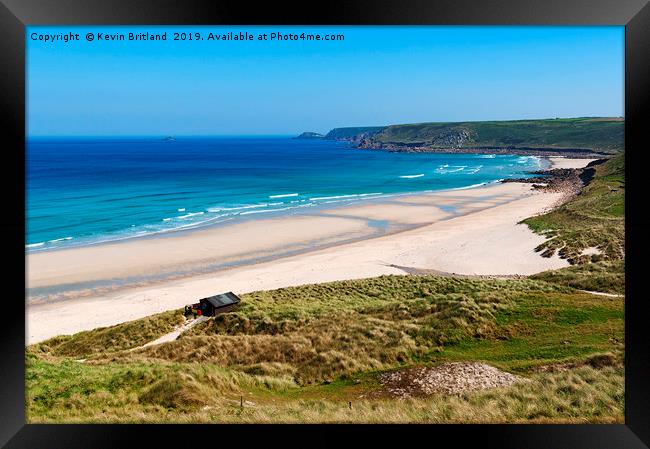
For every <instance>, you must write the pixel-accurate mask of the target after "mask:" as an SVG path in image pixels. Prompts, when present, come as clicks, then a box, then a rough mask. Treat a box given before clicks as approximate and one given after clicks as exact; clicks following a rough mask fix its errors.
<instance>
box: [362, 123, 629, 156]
mask: <svg viewBox="0 0 650 449" xmlns="http://www.w3.org/2000/svg"><path fill="white" fill-rule="evenodd" d="M624 125H625V122H624V121H623V120H622V119H618V118H567V119H549V120H514V121H486V122H455V123H454V122H450V123H442V122H441V123H418V124H408V125H392V126H388V127H387V128H385V129H383V130H382V131H381V132H379V133H377V134H375V135H374V136H373V139H374V140H376V141H378V142H381V143H394V144H424V145H430V146H432V147H434V148H436V147H440V148H444V147H445V146H448V145H449V144H450V139H451V143H456V144H457V145H454V147H455V148H476V147H506V148H569V149H591V150H596V151H603V152H607V153H613V152H618V151H622V150H623V145H624V140H623V132H624ZM454 137H457V138H459V139H458V141H457V142H455V141H454Z"/></svg>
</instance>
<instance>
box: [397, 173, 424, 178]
mask: <svg viewBox="0 0 650 449" xmlns="http://www.w3.org/2000/svg"><path fill="white" fill-rule="evenodd" d="M423 176H424V173H420V174H418V175H402V176H400V178H404V179H411V178H421V177H423Z"/></svg>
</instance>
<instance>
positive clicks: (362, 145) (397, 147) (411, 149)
mask: <svg viewBox="0 0 650 449" xmlns="http://www.w3.org/2000/svg"><path fill="white" fill-rule="evenodd" d="M348 141H349V142H350V144H351V146H352V148H355V149H362V150H379V151H390V152H396V153H447V154H455V153H465V154H467V153H469V154H514V155H518V156H566V157H571V158H576V159H591V158H594V157H602V156H605V154H603V153H598V152H595V151H592V150H589V149H585V148H533V147H489V146H484V147H476V148H471V147H469V148H468V147H461V146H460V145H458V143H457V142H450V143H449V145H448V146H441V147H438V146H432V145H413V144H395V143H383V142H377V141H375V140H373V139H371V138H367V137H361V138H359V139H350V140H348ZM454 143H456V145H454Z"/></svg>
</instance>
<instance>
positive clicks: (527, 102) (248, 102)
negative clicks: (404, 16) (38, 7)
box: [26, 26, 624, 136]
mask: <svg viewBox="0 0 650 449" xmlns="http://www.w3.org/2000/svg"><path fill="white" fill-rule="evenodd" d="M230 31H232V32H235V33H239V32H245V33H250V34H252V35H253V36H254V40H252V41H223V40H208V39H207V37H208V36H209V34H208V33H213V34H214V35H217V34H223V33H226V32H230ZM129 32H133V33H142V32H149V33H163V32H166V33H167V41H129V40H128V39H127V40H125V41H104V40H98V39H97V38H95V39H93V41H87V40H86V34H87V33H93V35H94V36H96V35H97V33H106V34H109V35H111V34H116V33H125V34H126V33H129ZM174 32H186V33H200V36H201V37H202V38H203V40H195V39H193V40H191V41H190V40H185V41H174V40H173V33H174ZM272 32H276V33H283V34H288V33H291V34H295V35H300V34H301V33H303V32H304V33H306V34H312V35H314V34H321V35H323V34H343V35H344V36H345V37H344V40H342V41H340V40H339V41H318V42H317V41H305V40H290V41H287V40H283V41H278V40H274V41H270V40H266V41H264V40H257V36H258V35H259V34H264V33H266V34H267V37H268V36H270V33H272ZM58 33H78V34H79V37H80V40H79V41H69V42H67V43H66V42H63V41H55V42H45V41H43V40H40V39H39V36H40V37H41V39H42V38H43V37H44V36H46V35H56V34H58ZM106 34H105V35H106ZM127 37H128V36H127ZM26 41H27V67H26V73H27V128H28V129H27V133H28V135H29V136H57V135H58V136H77V135H79V136H81V135H102V136H107V135H116V136H117V135H177V136H181V135H271V134H284V135H287V134H297V133H301V132H303V131H315V132H321V133H325V132H327V131H328V130H330V129H332V128H336V127H343V126H373V125H389V124H399V123H419V122H431V121H470V120H510V119H524V118H554V117H585V116H622V115H623V114H624V112H623V111H624V28H623V27H619V26H604V27H567V26H553V27H487V26H486V27H469V26H444V27H442V26H428V27H419V26H418V27H413V26H408V27H406V26H391V27H386V26H383V27H379V26H377V27H374V26H373V27H367V26H364V27H361V26H358V27H312V26H304V27H284V26H283V27H276V26H272V27H257V26H232V27H216V26H215V27H213V26H196V27H188V26H182V27H171V26H155V27H107V26H101V27H97V26H94V27H77V26H75V27H72V26H66V27H63V26H57V27H41V26H32V27H28V28H27V31H26Z"/></svg>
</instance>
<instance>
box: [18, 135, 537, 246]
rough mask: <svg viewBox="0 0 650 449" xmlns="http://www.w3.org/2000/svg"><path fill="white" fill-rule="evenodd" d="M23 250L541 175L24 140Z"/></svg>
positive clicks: (234, 149)
mask: <svg viewBox="0 0 650 449" xmlns="http://www.w3.org/2000/svg"><path fill="white" fill-rule="evenodd" d="M26 159H27V173H26V175H27V178H26V179H27V185H26V201H27V204H26V209H27V222H26V227H27V229H26V236H25V240H26V242H25V248H26V250H27V251H30V252H32V251H43V250H52V249H57V248H64V247H70V246H76V245H88V244H97V243H101V242H107V241H117V240H122V239H127V238H136V237H143V236H149V235H154V234H160V233H167V232H172V231H175V230H188V229H193V228H198V227H201V226H214V225H222V224H227V223H234V222H236V221H238V220H255V219H260V218H267V217H271V216H277V215H283V214H297V213H304V212H307V211H312V210H317V209H318V208H323V207H327V208H330V207H335V206H340V205H346V204H351V203H358V202H363V201H370V200H375V199H377V198H382V197H387V196H392V195H399V194H404V193H414V192H424V191H432V190H443V189H459V188H468V187H471V186H477V185H481V184H486V183H491V182H495V181H498V180H499V179H503V178H509V177H525V176H528V173H527V172H529V171H531V170H538V169H540V168H544V166H545V165H544V161H542V160H540V159H539V158H537V157H531V156H524V157H521V156H504V155H487V154H484V155H476V154H409V153H389V152H383V151H373V150H358V149H353V148H350V146H349V144H348V143H346V142H335V141H328V140H303V139H293V138H291V137H276V136H273V137H177V138H176V140H164V139H163V138H161V137H132V138H102V137H93V138H86V137H84V138H81V137H79V138H60V137H57V138H45V137H39V138H32V139H30V140H29V141H28V144H27V153H26Z"/></svg>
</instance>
